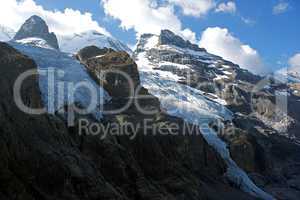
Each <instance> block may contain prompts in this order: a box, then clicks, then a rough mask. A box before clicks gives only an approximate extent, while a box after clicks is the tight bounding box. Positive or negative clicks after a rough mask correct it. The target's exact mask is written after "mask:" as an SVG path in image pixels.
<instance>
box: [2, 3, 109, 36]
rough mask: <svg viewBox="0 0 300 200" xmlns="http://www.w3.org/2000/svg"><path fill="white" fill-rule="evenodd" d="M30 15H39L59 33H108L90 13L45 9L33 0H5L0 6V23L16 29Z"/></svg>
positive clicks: (51, 28) (67, 9)
mask: <svg viewBox="0 0 300 200" xmlns="http://www.w3.org/2000/svg"><path fill="white" fill-rule="evenodd" d="M32 15H39V16H40V17H42V18H43V19H44V20H45V21H46V22H47V24H48V26H49V28H50V31H53V32H55V33H57V34H59V35H66V34H72V33H80V32H84V31H88V30H96V31H99V32H101V33H103V34H106V35H110V34H109V33H108V32H107V31H106V30H105V29H104V28H102V27H100V26H99V24H98V23H97V22H96V21H94V20H93V19H92V14H91V13H88V12H86V13H82V12H80V11H78V10H73V9H70V8H66V9H65V10H64V11H63V12H62V11H58V10H46V9H44V8H43V7H42V6H40V5H37V4H36V3H35V1H34V0H22V1H18V0H5V1H4V2H2V3H1V6H0V24H2V25H4V26H7V27H10V28H13V29H15V30H18V29H19V28H20V26H21V25H22V24H23V23H24V21H25V20H26V19H27V18H29V17H30V16H32Z"/></svg>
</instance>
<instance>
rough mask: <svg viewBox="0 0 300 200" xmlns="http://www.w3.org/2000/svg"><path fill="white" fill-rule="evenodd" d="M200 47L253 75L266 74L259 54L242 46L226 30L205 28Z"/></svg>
mask: <svg viewBox="0 0 300 200" xmlns="http://www.w3.org/2000/svg"><path fill="white" fill-rule="evenodd" d="M200 46H201V47H204V48H206V50H207V51H208V52H210V53H213V54H216V55H219V56H222V57H223V58H224V59H226V60H230V61H232V62H234V63H236V64H239V65H240V67H242V68H244V69H248V70H249V71H251V72H253V73H256V74H258V73H266V72H268V70H267V69H266V68H265V66H264V64H263V62H262V59H261V57H260V55H259V53H258V52H257V51H256V50H255V49H253V48H252V47H250V46H249V45H247V44H243V43H242V42H241V41H240V40H239V39H238V38H236V37H234V36H233V35H232V34H231V33H230V32H229V31H228V30H227V29H226V28H219V27H214V28H207V29H206V30H205V31H204V32H203V34H202V37H201V40H200Z"/></svg>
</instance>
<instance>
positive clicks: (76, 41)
mask: <svg viewBox="0 0 300 200" xmlns="http://www.w3.org/2000/svg"><path fill="white" fill-rule="evenodd" d="M57 39H58V43H59V46H60V50H61V51H63V52H66V53H72V54H74V53H77V52H78V51H79V50H80V49H82V48H84V47H87V46H92V45H94V46H97V47H99V48H104V47H107V48H112V49H114V50H117V51H126V52H127V53H129V54H131V53H132V51H131V49H129V48H128V47H127V46H126V45H124V44H123V43H121V42H120V41H118V40H116V39H114V38H112V37H110V36H106V35H103V34H101V33H98V32H97V31H87V32H83V33H80V34H73V35H66V36H61V35H58V36H57Z"/></svg>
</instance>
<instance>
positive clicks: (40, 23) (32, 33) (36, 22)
mask: <svg viewBox="0 0 300 200" xmlns="http://www.w3.org/2000/svg"><path fill="white" fill-rule="evenodd" d="M26 38H41V39H44V40H45V41H46V42H47V43H48V44H49V45H50V46H51V47H53V48H55V49H59V45H58V42H57V38H56V35H55V34H54V33H50V32H49V28H48V25H47V24H46V22H45V21H44V20H43V19H42V18H41V17H39V16H36V15H34V16H32V17H30V18H29V19H27V20H26V21H25V23H24V24H23V25H22V26H21V28H20V29H19V31H18V32H17V33H16V35H15V37H14V38H13V39H14V40H22V39H26Z"/></svg>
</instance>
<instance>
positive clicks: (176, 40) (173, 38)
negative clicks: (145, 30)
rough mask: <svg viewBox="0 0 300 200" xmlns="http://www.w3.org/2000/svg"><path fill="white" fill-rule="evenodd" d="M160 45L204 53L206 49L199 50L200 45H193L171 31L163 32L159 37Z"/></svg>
mask: <svg viewBox="0 0 300 200" xmlns="http://www.w3.org/2000/svg"><path fill="white" fill-rule="evenodd" d="M159 44H160V45H175V46H177V47H181V48H188V49H191V50H195V51H204V52H206V50H205V49H203V48H199V46H198V45H195V44H192V43H191V42H189V41H186V40H184V39H182V38H181V37H179V36H177V35H176V34H174V33H173V32H172V31H169V30H162V31H161V34H160V35H159Z"/></svg>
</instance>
